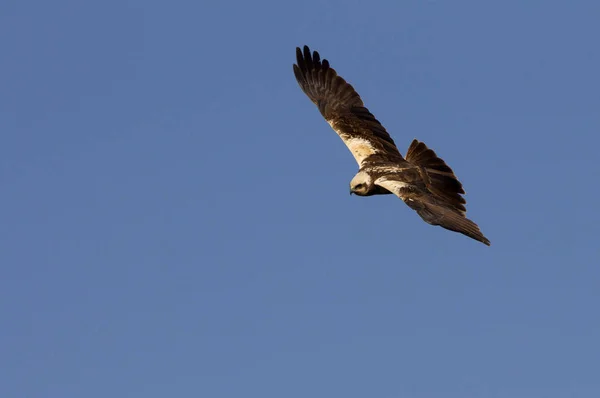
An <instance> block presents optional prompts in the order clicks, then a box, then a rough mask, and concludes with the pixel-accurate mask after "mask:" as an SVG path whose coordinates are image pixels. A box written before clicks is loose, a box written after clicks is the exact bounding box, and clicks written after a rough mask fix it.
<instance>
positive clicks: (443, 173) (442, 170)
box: [294, 46, 490, 245]
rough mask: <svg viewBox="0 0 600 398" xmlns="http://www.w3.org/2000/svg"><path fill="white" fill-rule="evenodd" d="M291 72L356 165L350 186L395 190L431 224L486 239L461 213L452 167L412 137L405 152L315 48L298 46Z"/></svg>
mask: <svg viewBox="0 0 600 398" xmlns="http://www.w3.org/2000/svg"><path fill="white" fill-rule="evenodd" d="M296 58H297V64H295V65H294V74H295V76H296V80H297V81H298V84H299V85H300V87H301V88H302V91H304V93H305V94H306V95H307V96H308V97H309V98H310V100H311V101H312V102H313V103H314V104H315V105H317V107H318V108H319V111H320V112H321V114H322V115H323V117H324V118H325V120H327V122H328V123H329V125H330V126H331V127H332V128H333V130H334V131H335V132H336V133H337V134H338V135H339V136H340V138H341V139H342V141H343V142H344V143H345V144H346V146H347V147H348V149H349V150H350V152H351V153H352V155H353V156H354V158H355V160H356V162H357V163H358V166H359V171H358V173H357V174H356V175H355V176H354V178H353V179H352V180H351V182H350V192H351V193H354V194H356V195H359V196H371V195H385V194H394V195H396V196H398V197H399V198H400V199H402V200H403V201H404V203H406V204H407V205H408V206H409V207H410V208H412V209H413V210H415V211H416V212H417V213H418V214H419V215H420V216H421V218H422V219H423V220H424V221H425V222H427V223H429V224H432V225H439V226H441V227H443V228H446V229H449V230H452V231H456V232H460V233H462V234H464V235H466V236H469V237H471V238H473V239H475V240H478V241H480V242H482V243H484V244H486V245H489V244H490V241H489V240H488V239H487V238H486V237H485V236H484V235H483V234H482V233H481V231H480V230H479V227H478V226H477V225H476V224H475V223H474V222H473V221H471V220H469V219H467V218H466V217H465V213H466V208H465V204H466V201H465V199H464V198H463V197H462V194H464V190H463V188H462V184H461V183H460V182H459V181H458V179H457V178H456V176H455V175H454V172H453V171H452V169H451V168H450V167H448V165H446V163H445V162H444V161H443V160H442V159H441V158H439V157H438V156H437V154H436V153H435V152H434V151H433V150H431V149H429V148H428V147H427V146H426V145H425V144H423V143H422V142H419V141H417V140H413V141H412V143H411V145H410V147H409V148H408V151H407V153H406V157H403V156H402V155H401V154H400V152H399V151H398V148H397V147H396V144H395V143H394V141H393V140H392V138H391V137H390V136H389V134H388V133H387V131H386V130H385V128H384V127H383V126H382V125H381V123H379V121H378V120H377V119H376V118H375V117H374V116H373V115H372V114H371V113H370V112H369V110H368V109H367V108H366V107H365V106H364V104H363V102H362V100H361V98H360V96H359V95H358V93H357V92H356V91H355V90H354V88H353V87H352V86H351V85H350V84H348V83H347V82H346V81H345V80H344V79H342V78H341V77H340V76H338V75H337V73H336V71H335V70H334V69H332V68H331V67H330V66H329V62H328V61H327V60H325V59H324V60H323V61H321V60H320V56H319V53H317V52H316V51H314V52H313V53H312V54H311V52H310V50H309V48H308V47H307V46H304V51H302V50H301V49H300V48H296Z"/></svg>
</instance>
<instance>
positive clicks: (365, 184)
mask: <svg viewBox="0 0 600 398" xmlns="http://www.w3.org/2000/svg"><path fill="white" fill-rule="evenodd" d="M374 186H375V185H374V184H373V179H372V178H371V176H370V175H369V174H368V173H366V172H364V171H359V172H358V173H357V174H356V175H355V176H354V178H353V179H352V181H350V195H352V194H356V195H358V196H369V195H370V194H371V192H373V190H374V189H373V188H374Z"/></svg>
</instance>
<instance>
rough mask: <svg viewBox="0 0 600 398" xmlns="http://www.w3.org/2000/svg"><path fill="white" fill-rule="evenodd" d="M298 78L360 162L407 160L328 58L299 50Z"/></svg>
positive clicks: (297, 51)
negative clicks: (331, 65) (332, 66)
mask: <svg viewBox="0 0 600 398" xmlns="http://www.w3.org/2000/svg"><path fill="white" fill-rule="evenodd" d="M294 75H295V76H296V80H297V81H298V84H299V85H300V88H301V89H302V91H303V92H304V93H305V94H306V95H307V96H308V98H309V99H310V100H311V101H312V102H313V103H314V104H315V105H316V106H317V107H318V108H319V111H320V112H321V115H323V117H324V118H325V120H327V122H328V123H329V125H330V126H331V127H332V128H333V130H334V131H335V132H336V133H337V134H338V135H339V136H340V138H341V139H342V141H344V143H345V144H346V146H347V147H348V149H350V152H352V155H353V156H354V158H355V159H356V162H357V163H358V164H359V165H360V166H362V165H363V164H364V162H365V161H367V160H368V161H376V160H386V161H403V158H402V155H401V154H400V152H399V151H398V148H397V147H396V144H395V143H394V140H392V138H391V137H390V135H389V134H388V132H387V131H386V130H385V128H384V127H383V126H382V125H381V123H380V122H379V121H378V120H377V119H376V118H375V116H373V114H372V113H371V112H369V110H368V109H367V108H366V107H365V106H364V104H363V102H362V99H361V98H360V96H359V95H358V93H357V92H356V90H354V88H353V87H352V85H350V84H349V83H347V82H346V81H345V80H344V79H343V78H342V77H341V76H338V74H337V72H336V71H335V70H334V69H333V68H331V67H330V66H329V62H328V61H327V60H326V59H323V60H322V61H321V57H320V55H319V53H318V52H317V51H313V52H312V54H311V51H310V49H309V48H308V46H304V49H300V48H296V64H294Z"/></svg>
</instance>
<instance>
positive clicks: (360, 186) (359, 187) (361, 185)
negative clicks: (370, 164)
mask: <svg viewBox="0 0 600 398" xmlns="http://www.w3.org/2000/svg"><path fill="white" fill-rule="evenodd" d="M362 187H363V184H358V185H357V186H355V187H354V189H361V188H362Z"/></svg>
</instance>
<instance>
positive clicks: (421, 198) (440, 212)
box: [375, 175, 490, 246]
mask: <svg viewBox="0 0 600 398" xmlns="http://www.w3.org/2000/svg"><path fill="white" fill-rule="evenodd" d="M375 184H376V185H379V186H381V187H383V188H385V189H387V190H388V191H390V192H392V193H394V194H395V195H396V196H398V197H399V198H400V199H402V200H403V201H404V203H406V204H407V205H408V207H410V208H411V209H413V210H415V211H416V212H417V214H419V216H421V218H422V219H423V221H425V222H426V223H428V224H431V225H439V226H440V227H442V228H445V229H448V230H450V231H454V232H459V233H461V234H463V235H466V236H468V237H470V238H473V239H475V240H477V241H479V242H481V243H483V244H486V245H488V246H489V245H490V241H489V239H488V238H486V237H485V236H484V235H483V233H482V232H481V230H480V229H479V227H478V226H477V224H475V223H474V222H473V221H471V220H469V219H468V218H466V217H465V215H464V212H462V211H460V210H458V209H456V208H454V207H452V206H448V205H446V204H445V203H444V202H441V201H439V200H437V198H436V197H435V196H433V195H431V194H429V193H426V192H424V191H422V190H420V189H419V188H418V187H417V186H415V185H412V184H410V183H407V182H405V181H401V180H399V179H397V178H395V177H394V176H393V175H391V176H384V177H380V178H378V179H377V180H375Z"/></svg>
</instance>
